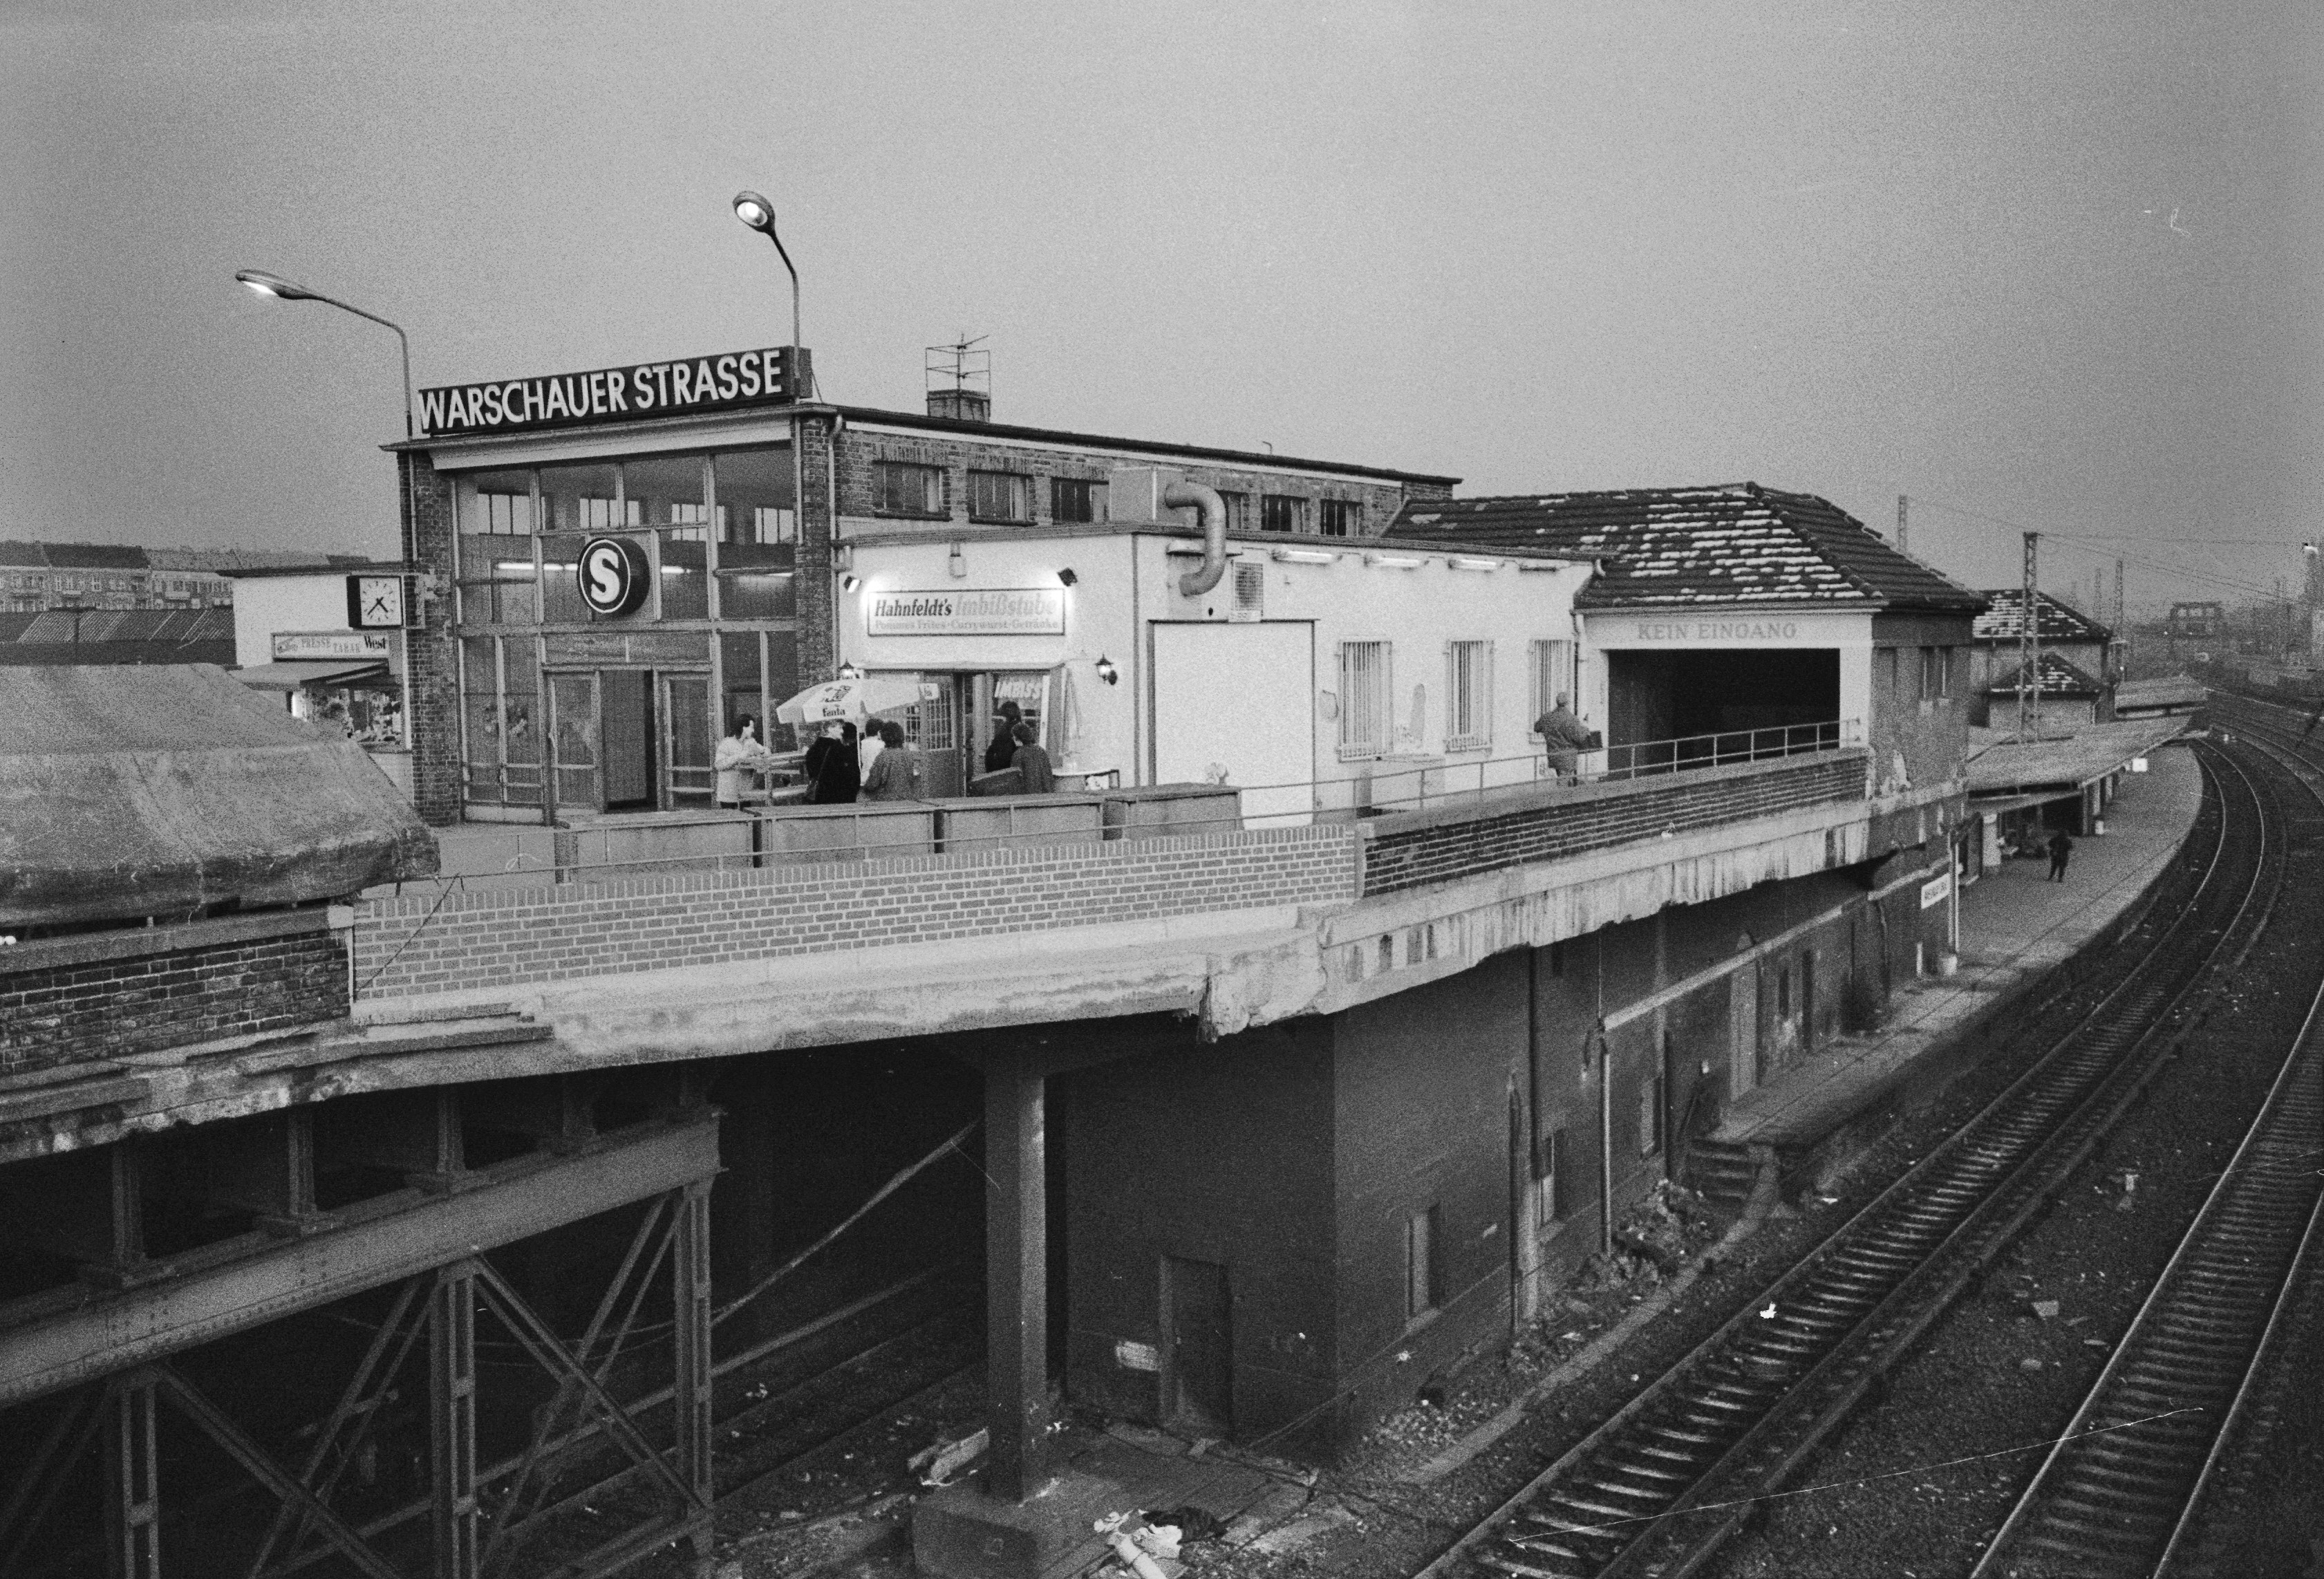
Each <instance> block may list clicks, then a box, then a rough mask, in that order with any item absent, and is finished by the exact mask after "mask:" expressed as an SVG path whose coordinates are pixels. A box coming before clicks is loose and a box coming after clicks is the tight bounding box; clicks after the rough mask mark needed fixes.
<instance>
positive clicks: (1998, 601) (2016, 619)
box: [1976, 586, 2114, 642]
mask: <svg viewBox="0 0 2324 1579" xmlns="http://www.w3.org/2000/svg"><path fill="white" fill-rule="evenodd" d="M2033 596H2034V598H2035V600H2036V606H2037V607H2038V608H2039V609H2040V611H2041V614H2040V618H2039V619H2038V621H2037V622H2036V626H2037V628H2036V629H2035V631H2034V635H2035V636H2037V637H2039V638H2040V639H2041V640H2042V641H2044V642H2111V641H2113V640H2114V633H2113V632H2112V631H2109V630H2107V628H2106V627H2105V626H2104V625H2101V624H2099V623H2098V622H2097V621H2096V620H2093V619H2091V618H2090V617H2089V616H2088V615H2087V614H2083V613H2082V612H2081V611H2080V609H2077V608H2075V607H2073V606H2072V605H2070V604H2066V603H2061V602H2060V601H2059V600H2058V599H2056V598H2054V597H2052V596H2050V595H2049V594H2048V593H2046V592H2037V593H2035V594H2034V595H2033ZM1985 600H1986V610H1985V612H1984V613H1983V614H1979V615H1978V616H1977V629H1976V636H1977V639H1978V641H1980V642H2015V641H2016V640H2017V638H2018V637H2019V636H2020V635H2022V634H2023V633H2024V630H2025V589H2024V587H2022V586H2003V587H1998V588H1996V589H1995V590H1993V591H1990V592H1987V594H1986V595H1985Z"/></svg>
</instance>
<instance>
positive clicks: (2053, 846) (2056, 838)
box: [2049, 828, 2074, 882]
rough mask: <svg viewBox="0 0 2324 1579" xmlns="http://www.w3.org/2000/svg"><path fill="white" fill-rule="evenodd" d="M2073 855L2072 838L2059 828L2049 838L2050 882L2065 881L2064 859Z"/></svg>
mask: <svg viewBox="0 0 2324 1579" xmlns="http://www.w3.org/2000/svg"><path fill="white" fill-rule="evenodd" d="M2073 853H2074V840H2073V836H2071V835H2070V834H2069V833H2067V832H2066V830H2065V829H2063V828H2060V829H2059V830H2058V831H2057V832H2056V833H2054V834H2052V835H2051V836H2050V876H2049V881H2050V882H2065V881H2066V858H2067V857H2068V856H2070V855H2071V854H2073Z"/></svg>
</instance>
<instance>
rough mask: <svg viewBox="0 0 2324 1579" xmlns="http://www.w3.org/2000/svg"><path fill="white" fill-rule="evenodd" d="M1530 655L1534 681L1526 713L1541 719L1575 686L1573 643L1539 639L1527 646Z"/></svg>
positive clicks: (1528, 667)
mask: <svg viewBox="0 0 2324 1579" xmlns="http://www.w3.org/2000/svg"><path fill="white" fill-rule="evenodd" d="M1526 658H1527V660H1528V661H1527V663H1526V671H1527V674H1528V676H1529V678H1530V680H1531V687H1530V690H1529V693H1528V695H1527V697H1526V702H1527V705H1528V708H1529V710H1528V711H1527V712H1526V717H1527V718H1538V717H1540V716H1542V715H1543V714H1545V713H1546V712H1548V711H1549V710H1550V709H1551V708H1552V707H1554V706H1557V698H1558V697H1559V695H1560V694H1562V693H1571V692H1572V689H1573V683H1572V682H1573V643H1572V642H1533V643H1531V644H1530V645H1529V646H1528V647H1527V649H1526Z"/></svg>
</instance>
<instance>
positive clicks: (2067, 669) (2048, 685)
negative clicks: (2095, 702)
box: [1985, 650, 2106, 697]
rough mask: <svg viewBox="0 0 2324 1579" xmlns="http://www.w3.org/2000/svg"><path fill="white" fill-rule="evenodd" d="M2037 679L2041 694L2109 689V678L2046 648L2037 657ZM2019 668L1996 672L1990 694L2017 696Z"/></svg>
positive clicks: (2078, 694)
mask: <svg viewBox="0 0 2324 1579" xmlns="http://www.w3.org/2000/svg"><path fill="white" fill-rule="evenodd" d="M2034 671H2035V674H2036V677H2037V678H2036V679H2035V680H2034V682H2033V694H2034V695H2035V696H2037V697H2096V696H2100V695H2103V694H2104V693H2105V691H2106V685H2105V682H2103V681H2101V680H2098V679H2094V678H2092V677H2091V676H2090V675H2089V673H2088V672H2087V671H2085V670H2083V669H2080V668H2077V667H2076V666H2075V665H2073V664H2071V663H2069V662H2067V661H2066V660H2064V659H2062V658H2061V657H2059V656H2058V655H2057V654H2056V653H2054V652H2052V651H2047V650H2044V651H2043V653H2042V655H2041V657H2040V658H2038V659H2036V660H2034ZM2017 675H2018V670H2017V669H2011V670H2010V671H2009V672H2008V673H2007V674H2001V675H1996V676H1994V679H1993V683H1992V684H1991V685H1989V686H1987V687H1986V688H1985V689H1986V694H1987V695H1988V696H2001V695H2005V694H2006V695H2008V696H2012V697H2014V696H2015V695H2016V694H2017Z"/></svg>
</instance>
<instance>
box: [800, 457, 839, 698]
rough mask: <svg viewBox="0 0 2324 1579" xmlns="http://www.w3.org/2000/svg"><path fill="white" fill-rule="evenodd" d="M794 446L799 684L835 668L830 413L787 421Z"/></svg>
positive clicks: (820, 678)
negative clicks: (823, 415)
mask: <svg viewBox="0 0 2324 1579" xmlns="http://www.w3.org/2000/svg"><path fill="white" fill-rule="evenodd" d="M791 432H792V441H793V442H794V443H795V444H797V445H798V476H799V498H798V522H799V543H798V581H797V582H796V583H795V585H796V586H797V588H798V683H799V684H800V685H802V686H812V685H820V684H822V683H823V682H824V681H825V680H827V679H831V678H832V677H833V676H834V675H835V673H836V672H837V671H838V668H839V660H838V657H837V656H836V654H835V652H834V651H833V647H834V640H833V628H832V617H831V542H832V536H833V519H832V508H831V482H832V475H833V466H834V462H835V455H834V442H833V438H832V423H831V420H830V419H829V418H817V417H803V418H801V419H800V420H798V421H797V422H794V423H793V424H792V425H791Z"/></svg>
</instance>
